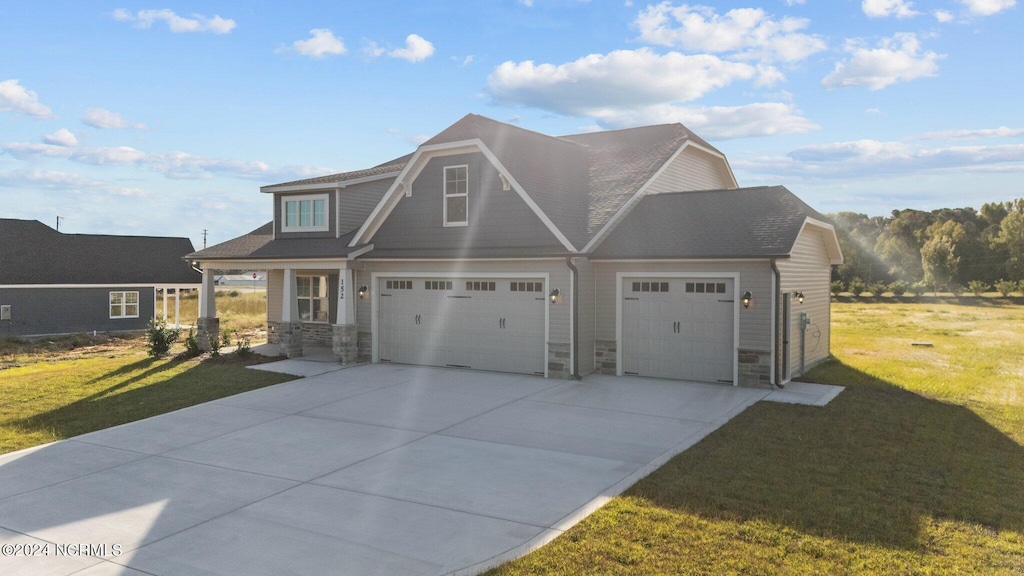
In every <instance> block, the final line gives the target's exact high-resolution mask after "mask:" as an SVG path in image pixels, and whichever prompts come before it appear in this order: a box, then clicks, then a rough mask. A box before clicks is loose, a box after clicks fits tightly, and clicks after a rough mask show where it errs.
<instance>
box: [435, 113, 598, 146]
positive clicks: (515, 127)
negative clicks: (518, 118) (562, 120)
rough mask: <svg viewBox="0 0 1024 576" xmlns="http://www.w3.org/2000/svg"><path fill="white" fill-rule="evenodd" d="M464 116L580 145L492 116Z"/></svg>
mask: <svg viewBox="0 0 1024 576" xmlns="http://www.w3.org/2000/svg"><path fill="white" fill-rule="evenodd" d="M466 116H473V117H476V118H482V119H484V120H487V121H489V122H494V123H495V124H501V125H502V126H507V127H509V128H514V129H516V130H519V131H521V132H527V133H529V134H535V135H537V136H543V137H545V138H550V139H552V140H557V141H559V142H563V143H565V144H571V145H573V146H579V145H580V144H579V143H577V142H571V141H568V140H565V139H563V138H562V137H561V136H552V135H551V134H545V133H543V132H538V131H536V130H530V129H529V128H523V127H522V126H517V125H515V124H512V123H510V122H502V121H501V120H495V119H494V118H491V117H489V116H484V115H483V114H475V113H473V112H470V113H469V114H466ZM463 118H465V116H463ZM446 129H447V128H446Z"/></svg>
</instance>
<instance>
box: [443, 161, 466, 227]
mask: <svg viewBox="0 0 1024 576" xmlns="http://www.w3.org/2000/svg"><path fill="white" fill-rule="evenodd" d="M443 210H444V225H445V227H448V226H467V225H468V224H469V166H466V165H463V166H445V167H444V208H443Z"/></svg>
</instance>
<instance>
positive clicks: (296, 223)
mask: <svg viewBox="0 0 1024 576" xmlns="http://www.w3.org/2000/svg"><path fill="white" fill-rule="evenodd" d="M281 218H282V219H283V225H282V226H281V230H283V231H285V232H326V231H327V230H329V229H330V227H329V226H328V224H327V194H320V195H316V196H284V197H282V198H281Z"/></svg>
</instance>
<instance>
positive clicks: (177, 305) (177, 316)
mask: <svg viewBox="0 0 1024 576" xmlns="http://www.w3.org/2000/svg"><path fill="white" fill-rule="evenodd" d="M174 327H175V328H181V288H175V289H174Z"/></svg>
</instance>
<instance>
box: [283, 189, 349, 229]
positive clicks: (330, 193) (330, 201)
mask: <svg viewBox="0 0 1024 576" xmlns="http://www.w3.org/2000/svg"><path fill="white" fill-rule="evenodd" d="M318 194H326V195H327V225H328V226H329V227H330V230H328V231H326V232H282V231H281V228H282V227H283V226H284V222H282V219H283V218H284V214H283V213H282V211H281V197H283V196H313V195H318ZM337 210H338V205H337V198H336V195H335V194H334V190H308V191H306V192H288V193H286V194H274V234H275V237H276V238H334V237H335V236H336V235H337V231H338V222H337V218H336V217H335V214H336V213H337Z"/></svg>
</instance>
